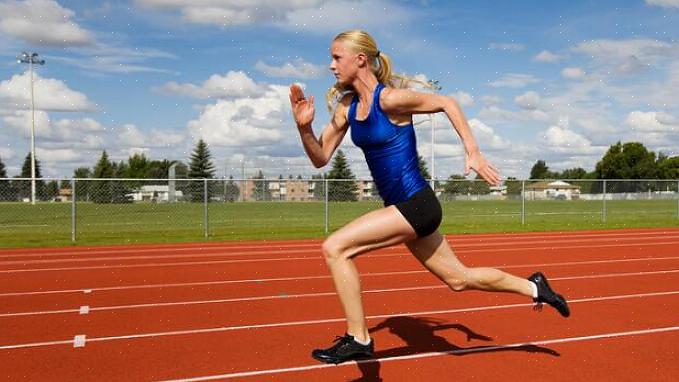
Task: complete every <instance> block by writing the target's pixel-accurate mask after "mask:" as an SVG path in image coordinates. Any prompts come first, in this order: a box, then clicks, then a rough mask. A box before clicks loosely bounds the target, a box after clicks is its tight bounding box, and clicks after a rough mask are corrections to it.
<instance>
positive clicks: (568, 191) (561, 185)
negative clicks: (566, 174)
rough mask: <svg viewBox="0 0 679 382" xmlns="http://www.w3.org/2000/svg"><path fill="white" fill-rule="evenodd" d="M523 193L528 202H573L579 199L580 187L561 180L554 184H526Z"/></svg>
mask: <svg viewBox="0 0 679 382" xmlns="http://www.w3.org/2000/svg"><path fill="white" fill-rule="evenodd" d="M525 193H526V195H525V197H526V199H528V200H546V199H562V200H573V199H579V198H580V187H579V186H574V185H572V184H570V183H566V182H564V181H561V180H557V181H554V182H537V183H533V184H527V185H526V190H525Z"/></svg>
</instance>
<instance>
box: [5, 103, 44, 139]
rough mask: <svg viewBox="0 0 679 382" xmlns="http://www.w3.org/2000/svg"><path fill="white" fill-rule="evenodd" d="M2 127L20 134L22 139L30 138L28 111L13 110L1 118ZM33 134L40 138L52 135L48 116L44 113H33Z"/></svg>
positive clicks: (30, 118) (30, 122) (38, 111)
mask: <svg viewBox="0 0 679 382" xmlns="http://www.w3.org/2000/svg"><path fill="white" fill-rule="evenodd" d="M2 120H3V122H4V126H5V127H7V128H9V129H10V130H15V131H18V132H20V133H21V135H22V136H23V137H30V136H31V125H32V115H31V112H30V110H15V111H13V112H12V113H11V114H10V115H7V116H5V117H3V118H2ZM35 134H36V135H38V136H41V137H49V136H51V135H52V128H51V127H50V121H49V116H48V115H47V113H45V112H44V111H40V110H36V112H35Z"/></svg>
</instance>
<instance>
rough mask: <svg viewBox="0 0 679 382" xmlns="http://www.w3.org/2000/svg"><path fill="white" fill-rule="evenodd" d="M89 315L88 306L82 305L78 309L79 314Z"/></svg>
mask: <svg viewBox="0 0 679 382" xmlns="http://www.w3.org/2000/svg"><path fill="white" fill-rule="evenodd" d="M88 313H90V306H89V305H83V306H81V307H80V314H88Z"/></svg>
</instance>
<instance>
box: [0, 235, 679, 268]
mask: <svg viewBox="0 0 679 382" xmlns="http://www.w3.org/2000/svg"><path fill="white" fill-rule="evenodd" d="M654 238H657V239H677V238H679V235H678V236H658V237H651V238H644V239H654ZM610 240H615V241H616V242H620V241H638V240H639V238H635V237H623V238H616V239H606V240H600V241H610ZM578 242H587V243H589V244H593V242H594V241H593V240H589V239H588V240H550V241H547V240H542V239H541V240H536V241H523V242H521V243H520V244H522V245H527V244H543V245H544V244H549V245H550V247H549V248H554V247H555V246H554V244H564V243H565V244H569V243H578ZM451 244H452V245H453V247H454V248H455V250H457V251H462V249H465V248H474V247H484V248H487V247H493V246H505V245H507V244H508V243H506V242H501V243H485V242H484V243H474V244H459V243H457V242H455V243H451ZM590 246H591V245H587V246H585V247H590ZM524 248H528V249H530V248H531V247H524ZM404 249H405V247H403V246H401V245H398V246H393V247H389V248H382V249H380V250H379V252H380V254H381V255H385V254H382V253H381V252H391V251H395V250H399V251H403V250H404ZM320 250H321V248H320V245H317V246H316V248H313V249H304V250H280V249H272V248H269V250H267V251H244V252H217V253H191V254H183V255H163V254H160V255H157V256H107V257H80V258H64V259H40V260H10V261H0V266H3V265H31V264H54V263H82V262H100V261H110V262H117V261H126V260H150V259H189V258H201V257H219V258H222V257H238V256H244V257H249V256H260V255H271V253H272V252H275V253H276V254H295V255H303V254H304V253H312V254H318V253H319V252H320ZM464 252H467V251H466V250H464ZM405 253H408V252H407V251H406V252H405ZM310 258H313V259H317V257H316V256H310ZM255 260H257V261H260V260H266V259H255ZM235 261H239V260H235Z"/></svg>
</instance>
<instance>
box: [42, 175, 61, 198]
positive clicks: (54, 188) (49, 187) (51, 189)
mask: <svg viewBox="0 0 679 382" xmlns="http://www.w3.org/2000/svg"><path fill="white" fill-rule="evenodd" d="M57 196H59V182H57V181H56V180H52V181H49V182H47V184H46V185H45V200H54V199H55V198H56V197H57Z"/></svg>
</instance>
